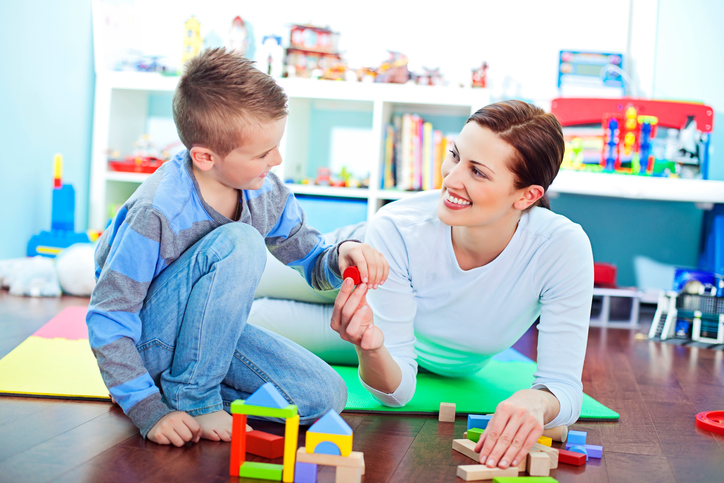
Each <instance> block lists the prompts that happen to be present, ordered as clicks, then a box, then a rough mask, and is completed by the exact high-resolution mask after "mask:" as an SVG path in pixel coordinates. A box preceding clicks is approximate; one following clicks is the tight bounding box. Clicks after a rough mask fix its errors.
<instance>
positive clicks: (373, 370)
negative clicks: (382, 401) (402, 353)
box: [355, 345, 402, 394]
mask: <svg viewBox="0 0 724 483" xmlns="http://www.w3.org/2000/svg"><path fill="white" fill-rule="evenodd" d="M355 349H357V357H358V358H359V374H360V377H361V378H362V380H363V381H364V382H365V384H367V385H368V386H370V387H372V388H374V389H377V390H378V391H380V392H384V393H386V394H391V393H393V392H395V390H397V388H398V387H400V382H402V370H401V369H400V366H399V365H397V362H395V360H394V359H393V358H392V355H391V354H390V352H389V351H388V350H387V347H385V346H384V345H383V346H382V347H380V348H379V349H375V350H371V351H366V350H364V349H362V348H360V347H359V346H355Z"/></svg>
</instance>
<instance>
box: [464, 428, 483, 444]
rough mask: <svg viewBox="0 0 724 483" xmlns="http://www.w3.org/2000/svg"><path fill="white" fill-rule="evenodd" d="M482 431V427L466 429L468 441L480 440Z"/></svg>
mask: <svg viewBox="0 0 724 483" xmlns="http://www.w3.org/2000/svg"><path fill="white" fill-rule="evenodd" d="M484 432H485V430H484V429H482V428H470V429H468V434H467V438H468V439H469V440H470V441H475V442H476V443H477V442H478V441H479V440H480V436H482V435H483V433H484Z"/></svg>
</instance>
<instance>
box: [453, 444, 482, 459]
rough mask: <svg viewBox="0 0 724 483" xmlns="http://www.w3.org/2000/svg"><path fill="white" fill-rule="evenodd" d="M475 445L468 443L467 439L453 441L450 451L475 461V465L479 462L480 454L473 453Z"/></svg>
mask: <svg viewBox="0 0 724 483" xmlns="http://www.w3.org/2000/svg"><path fill="white" fill-rule="evenodd" d="M475 445H476V443H475V442H474V441H470V440H469V439H453V442H452V449H454V450H455V451H457V452H458V453H462V454H464V455H465V456H467V457H468V458H470V459H473V460H475V462H476V463H477V462H478V461H480V453H476V452H475Z"/></svg>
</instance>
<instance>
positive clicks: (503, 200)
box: [437, 122, 525, 226]
mask: <svg viewBox="0 0 724 483" xmlns="http://www.w3.org/2000/svg"><path fill="white" fill-rule="evenodd" d="M514 155H515V149H514V148H513V147H512V146H510V145H509V144H508V143H506V142H505V141H503V140H502V139H500V138H499V137H498V135H497V134H495V133H494V132H493V131H491V130H490V129H488V128H486V127H482V126H480V125H479V124H478V123H476V122H469V123H467V124H466V125H465V127H464V128H463V130H462V131H461V132H460V135H459V136H458V138H457V139H456V140H455V142H454V143H453V145H452V146H449V151H448V152H447V153H446V156H445V160H444V161H443V164H442V176H443V181H442V193H441V196H440V203H439V204H438V208H437V214H438V217H439V218H440V221H442V222H443V223H445V224H446V225H450V226H482V225H488V224H491V223H495V222H496V221H500V220H501V219H504V218H505V217H506V216H511V215H514V214H516V215H517V213H514V212H515V210H516V209H515V208H514V206H513V205H514V204H515V203H516V201H519V200H520V199H521V197H523V196H524V193H523V192H524V191H525V190H516V189H515V187H514V180H515V177H514V175H513V172H512V171H510V169H509V168H508V163H509V162H510V160H512V159H513V157H514Z"/></svg>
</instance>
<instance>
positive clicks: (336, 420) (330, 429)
mask: <svg viewBox="0 0 724 483" xmlns="http://www.w3.org/2000/svg"><path fill="white" fill-rule="evenodd" d="M307 433H325V434H339V435H343V436H349V435H351V434H352V428H350V427H349V424H347V421H345V420H344V419H342V416H340V415H339V413H338V412H337V411H335V410H334V409H330V410H329V411H327V414H325V415H324V416H322V417H321V418H319V419H318V420H317V421H316V422H315V423H314V424H312V425H311V426H310V427H309V429H308V430H307Z"/></svg>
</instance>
